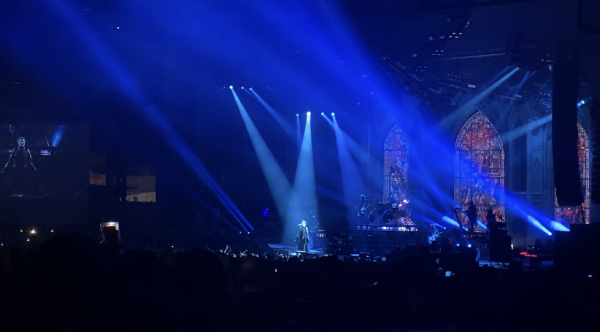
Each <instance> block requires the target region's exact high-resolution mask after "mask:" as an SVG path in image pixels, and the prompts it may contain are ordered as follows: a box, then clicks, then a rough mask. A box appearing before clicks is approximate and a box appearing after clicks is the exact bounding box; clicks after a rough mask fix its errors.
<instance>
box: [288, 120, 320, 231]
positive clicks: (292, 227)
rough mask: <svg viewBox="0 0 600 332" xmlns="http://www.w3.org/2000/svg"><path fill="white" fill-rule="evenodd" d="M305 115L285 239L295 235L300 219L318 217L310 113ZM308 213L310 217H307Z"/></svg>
mask: <svg viewBox="0 0 600 332" xmlns="http://www.w3.org/2000/svg"><path fill="white" fill-rule="evenodd" d="M306 115H307V116H306V125H305V127H304V137H303V138H302V145H301V147H300V156H299V158H298V166H297V167H296V176H295V178H294V189H293V193H295V195H293V196H292V198H291V199H290V209H289V214H288V223H287V224H286V225H287V227H286V228H285V236H286V237H290V236H293V235H294V234H295V231H296V229H297V227H296V224H297V223H299V222H300V221H301V220H302V219H304V218H306V217H312V216H318V206H317V199H316V197H317V193H316V185H315V168H314V160H313V148H312V132H311V125H310V118H311V117H310V112H307V113H306ZM311 212H312V213H311ZM309 213H310V214H311V215H309Z"/></svg>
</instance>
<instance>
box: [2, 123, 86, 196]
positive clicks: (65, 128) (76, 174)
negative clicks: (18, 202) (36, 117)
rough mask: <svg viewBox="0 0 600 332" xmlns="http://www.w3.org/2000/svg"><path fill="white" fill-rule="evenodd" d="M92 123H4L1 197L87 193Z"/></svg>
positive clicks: (81, 194)
mask: <svg viewBox="0 0 600 332" xmlns="http://www.w3.org/2000/svg"><path fill="white" fill-rule="evenodd" d="M89 164H90V162H89V127H88V126H87V125H84V124H64V123H63V124H8V123H4V124H0V167H1V168H0V197H2V198H3V199H75V198H81V197H87V193H88V183H89Z"/></svg>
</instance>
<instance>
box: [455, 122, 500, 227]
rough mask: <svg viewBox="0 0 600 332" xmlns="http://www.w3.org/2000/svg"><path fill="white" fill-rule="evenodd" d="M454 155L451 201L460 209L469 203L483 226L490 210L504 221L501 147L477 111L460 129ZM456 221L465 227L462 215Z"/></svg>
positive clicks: (495, 132) (494, 134) (492, 130)
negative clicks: (473, 204)
mask: <svg viewBox="0 0 600 332" xmlns="http://www.w3.org/2000/svg"><path fill="white" fill-rule="evenodd" d="M455 153H456V154H455V158H454V200H455V201H456V202H457V203H459V204H460V205H461V206H462V207H463V208H464V209H466V208H467V207H468V203H469V202H471V201H473V202H474V203H475V206H476V207H477V215H478V219H479V220H480V221H481V222H482V223H484V224H485V223H486V216H487V213H488V210H490V209H491V210H493V211H494V214H495V216H496V220H497V221H504V205H503V193H504V148H503V147H502V142H501V141H500V136H499V135H498V131H497V130H496V128H494V126H493V125H492V124H491V123H490V120H489V119H488V118H487V117H486V116H485V115H483V114H482V113H481V112H477V113H475V115H473V116H472V117H471V118H470V119H469V120H467V122H466V123H465V125H464V126H463V127H462V129H461V130H460V132H459V134H458V137H457V138H456V145H455ZM460 221H461V223H462V224H463V225H465V226H468V225H469V221H468V219H467V218H466V216H465V215H464V214H462V215H461V220H460ZM479 230H481V228H479Z"/></svg>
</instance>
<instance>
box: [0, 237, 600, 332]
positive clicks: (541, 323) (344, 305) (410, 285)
mask: <svg viewBox="0 0 600 332" xmlns="http://www.w3.org/2000/svg"><path fill="white" fill-rule="evenodd" d="M176 249H177V248H172V247H171V245H169V244H167V243H159V244H158V245H157V246H156V249H152V250H123V249H118V248H115V247H111V246H108V245H104V246H103V245H98V244H97V243H96V242H94V241H92V240H90V239H89V238H87V237H85V236H79V235H75V234H64V235H59V236H55V237H53V238H50V239H48V240H46V241H45V242H44V243H42V244H40V245H39V246H38V247H37V248H35V249H30V250H18V249H14V248H8V247H2V248H1V249H0V329H1V330H2V331H65V332H67V331H68V332H70V331H111V332H113V331H114V332H116V331H127V332H131V331H144V332H150V331H182V332H183V331H240V332H243V331H265V332H268V331H290V332H294V331H307V332H308V331H314V332H318V331H557V330H572V331H587V330H597V327H594V326H597V325H598V323H597V322H596V321H595V319H594V315H595V314H596V313H597V312H598V309H599V307H600V304H599V302H600V301H599V300H598V284H597V283H596V281H595V280H596V279H595V278H594V277H593V276H587V275H586V276H574V275H569V274H560V273H557V272H554V271H551V270H549V271H543V270H542V271H523V270H521V269H519V268H509V269H498V268H496V267H490V266H483V267H479V264H477V263H476V262H473V263H472V264H467V265H460V266H458V265H457V266H456V267H453V271H448V269H449V267H448V266H444V267H443V266H441V265H440V260H439V259H432V257H430V256H429V255H428V254H423V253H418V252H417V250H415V248H411V247H407V248H404V249H402V250H400V249H398V250H395V251H394V252H393V253H392V255H390V256H389V257H387V259H386V260H385V261H379V260H371V259H369V258H368V257H366V256H363V257H352V256H347V257H338V256H325V257H320V258H319V257H312V256H310V257H309V256H307V257H302V255H298V256H291V257H288V255H282V254H280V253H276V252H272V251H269V250H265V249H263V250H259V249H258V248H254V249H252V250H249V251H247V250H244V251H240V249H239V248H238V249H235V248H233V249H232V248H229V247H228V246H226V247H224V249H221V250H214V251H211V250H208V249H189V250H181V249H178V250H176ZM267 249H268V248H267ZM515 266H516V265H515Z"/></svg>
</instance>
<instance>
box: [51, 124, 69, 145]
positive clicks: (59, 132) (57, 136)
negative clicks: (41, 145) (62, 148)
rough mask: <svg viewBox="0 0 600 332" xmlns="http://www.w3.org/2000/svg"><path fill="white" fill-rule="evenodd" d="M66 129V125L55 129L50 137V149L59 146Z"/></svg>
mask: <svg viewBox="0 0 600 332" xmlns="http://www.w3.org/2000/svg"><path fill="white" fill-rule="evenodd" d="M66 129H67V126H66V125H60V126H58V127H57V128H56V130H55V131H54V134H53V135H52V147H57V146H58V144H60V141H61V140H62V138H63V135H64V133H65V130H66Z"/></svg>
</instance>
